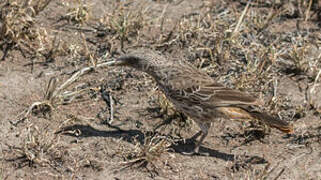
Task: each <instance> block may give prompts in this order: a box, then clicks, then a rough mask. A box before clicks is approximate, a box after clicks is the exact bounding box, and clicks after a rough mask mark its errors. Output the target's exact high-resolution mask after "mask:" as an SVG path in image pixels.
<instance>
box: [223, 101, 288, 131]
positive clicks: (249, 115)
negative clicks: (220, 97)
mask: <svg viewBox="0 0 321 180" xmlns="http://www.w3.org/2000/svg"><path fill="white" fill-rule="evenodd" d="M217 109H218V111H219V112H221V113H223V114H224V115H225V116H226V117H227V118H230V119H257V120H259V121H260V122H263V123H264V124H266V125H268V126H270V127H273V128H276V129H279V130H280V131H282V132H285V133H288V134H292V133H293V132H294V128H293V125H292V124H290V123H288V122H286V121H283V120H281V119H280V118H278V117H273V116H270V115H268V114H267V113H263V112H258V111H248V110H245V109H242V108H239V107H219V108H217Z"/></svg>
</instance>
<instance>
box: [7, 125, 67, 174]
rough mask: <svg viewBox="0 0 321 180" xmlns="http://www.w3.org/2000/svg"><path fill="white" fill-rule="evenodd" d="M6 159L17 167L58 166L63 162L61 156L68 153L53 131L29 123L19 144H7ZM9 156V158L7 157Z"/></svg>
mask: <svg viewBox="0 0 321 180" xmlns="http://www.w3.org/2000/svg"><path fill="white" fill-rule="evenodd" d="M7 146H8V149H9V150H8V152H7V156H6V161H12V162H15V164H16V167H17V168H21V167H24V166H30V167H34V166H52V167H59V166H61V165H62V164H63V163H64V158H63V156H64V155H66V153H68V152H67V151H66V149H65V147H64V146H62V145H61V143H60V138H59V136H58V135H56V134H54V132H49V131H48V130H46V129H45V130H40V129H39V127H38V126H36V125H33V124H30V125H28V126H27V129H26V138H25V139H24V141H23V143H22V144H21V146H15V145H7ZM9 157H10V158H9Z"/></svg>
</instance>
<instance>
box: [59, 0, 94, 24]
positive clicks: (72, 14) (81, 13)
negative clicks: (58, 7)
mask: <svg viewBox="0 0 321 180" xmlns="http://www.w3.org/2000/svg"><path fill="white" fill-rule="evenodd" d="M77 2H78V3H77V4H78V7H73V8H69V9H68V10H67V14H66V15H64V16H63V17H62V19H66V20H68V21H69V22H73V23H75V24H84V23H86V22H87V21H88V20H89V19H90V17H91V8H90V5H88V4H84V3H82V2H81V1H80V0H78V1H77Z"/></svg>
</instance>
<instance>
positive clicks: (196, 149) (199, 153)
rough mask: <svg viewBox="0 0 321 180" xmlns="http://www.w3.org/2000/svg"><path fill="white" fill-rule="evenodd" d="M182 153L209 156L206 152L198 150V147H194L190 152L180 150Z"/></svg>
mask: <svg viewBox="0 0 321 180" xmlns="http://www.w3.org/2000/svg"><path fill="white" fill-rule="evenodd" d="M182 154H184V155H188V156H194V155H200V156H209V155H210V154H209V153H208V152H199V147H196V148H195V149H194V150H193V151H191V152H182Z"/></svg>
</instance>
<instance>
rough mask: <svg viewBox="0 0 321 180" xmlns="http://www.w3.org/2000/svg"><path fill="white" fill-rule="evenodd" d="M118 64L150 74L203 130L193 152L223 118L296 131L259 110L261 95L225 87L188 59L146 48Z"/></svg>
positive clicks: (169, 98)
mask: <svg viewBox="0 0 321 180" xmlns="http://www.w3.org/2000/svg"><path fill="white" fill-rule="evenodd" d="M114 65H115V66H127V67H131V68H134V69H136V70H138V71H142V72H144V73H147V74H148V75H150V76H151V77H152V78H153V79H154V80H155V81H156V84H157V86H158V88H159V89H160V90H161V91H162V92H163V93H164V94H165V96H166V98H167V99H168V100H169V101H170V102H171V103H172V104H173V105H174V107H175V108H176V110H178V111H180V112H182V113H183V114H185V115H187V116H188V117H189V118H191V119H192V120H193V121H194V122H195V123H196V124H197V125H198V126H199V128H200V131H199V132H197V133H196V134H195V135H193V136H192V137H191V139H193V140H195V141H196V144H195V147H194V148H193V150H192V152H189V153H190V154H199V148H200V146H201V144H202V143H203V141H204V139H205V138H206V136H207V135H208V131H209V128H210V127H211V124H212V122H214V121H216V120H217V119H219V118H225V119H233V120H251V119H253V120H258V121H260V122H263V123H264V124H266V125H268V126H270V127H273V128H276V129H279V130H280V131H282V132H284V133H287V134H292V133H293V131H294V129H293V124H291V123H289V122H287V121H285V120H282V119H280V118H279V117H274V116H272V115H269V114H268V113H266V112H260V111H258V110H256V109H258V108H257V107H260V106H261V105H262V101H261V100H259V99H258V98H255V97H254V96H251V95H249V94H248V93H245V92H242V91H240V90H236V89H231V88H228V87H225V86H224V85H222V84H220V83H218V82H217V81H216V80H215V79H213V78H212V77H210V76H209V75H208V74H207V73H206V72H204V71H202V70H201V69H198V68H196V67H195V66H194V65H192V64H191V63H189V62H187V61H186V60H184V59H181V58H179V59H173V58H170V57H167V56H164V55H162V54H161V53H159V52H157V51H154V50H151V49H147V48H146V49H145V48H143V49H136V50H132V51H130V52H128V53H126V54H124V55H121V56H120V57H118V58H116V60H114ZM198 137H200V138H199V140H198V141H197V138H198ZM186 153H187V154H188V152H186Z"/></svg>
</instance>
